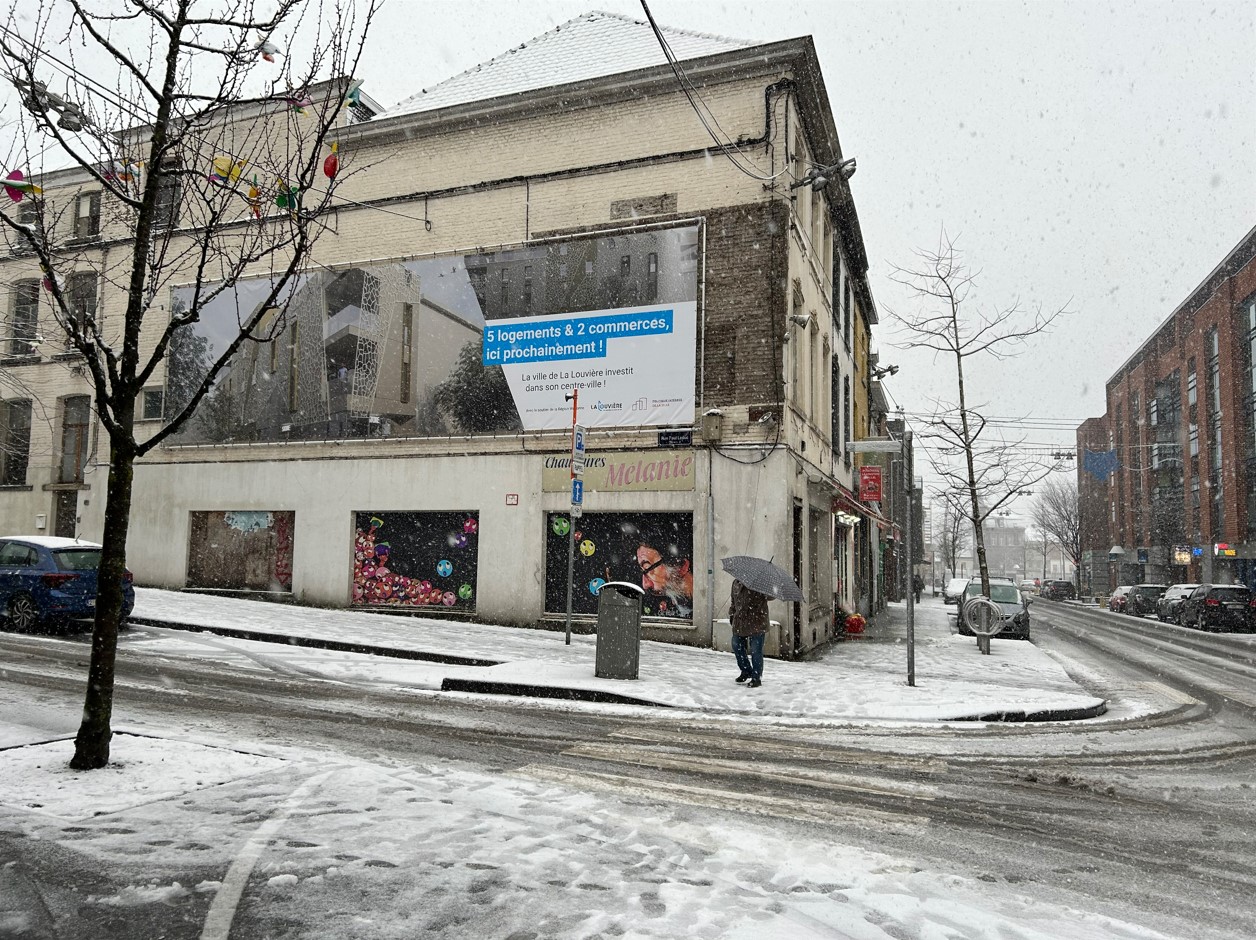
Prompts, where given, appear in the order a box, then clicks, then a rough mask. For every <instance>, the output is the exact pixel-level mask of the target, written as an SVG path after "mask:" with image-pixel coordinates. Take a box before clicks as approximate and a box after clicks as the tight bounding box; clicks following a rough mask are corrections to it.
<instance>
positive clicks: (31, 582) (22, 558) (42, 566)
mask: <svg viewBox="0 0 1256 940" xmlns="http://www.w3.org/2000/svg"><path fill="white" fill-rule="evenodd" d="M100 551H101V547H100V546H99V545H97V544H96V543H94V542H82V541H79V540H78V539H65V538H56V537H53V536H45V535H9V536H4V537H2V538H0V611H3V612H4V615H5V618H6V619H7V620H8V624H9V627H10V628H12V629H14V630H19V631H25V630H33V629H35V628H36V627H38V626H40V625H46V626H49V627H52V628H60V627H63V626H65V625H66V624H68V623H69V622H71V621H74V620H84V619H87V618H90V617H92V616H94V615H95V612H96V570H97V569H98V568H99V567H100ZM132 580H133V578H132V576H131V572H130V571H127V572H126V574H125V576H124V583H123V591H124V600H123V608H122V616H123V619H125V618H126V617H128V616H130V614H131V610H132V609H133V608H134V607H135V588H134V587H133V586H132Z"/></svg>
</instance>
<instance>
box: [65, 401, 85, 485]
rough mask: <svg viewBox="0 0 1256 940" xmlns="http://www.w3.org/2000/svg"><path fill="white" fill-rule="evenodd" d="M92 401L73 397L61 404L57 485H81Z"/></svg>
mask: <svg viewBox="0 0 1256 940" xmlns="http://www.w3.org/2000/svg"><path fill="white" fill-rule="evenodd" d="M91 405H92V400H91V399H90V398H88V397H87V396H86V395H75V396H73V397H72V398H67V399H65V400H64V401H63V403H62V412H61V463H60V467H59V471H60V472H59V474H58V477H57V482H58V483H82V482H83V469H84V468H85V467H86V466H87V439H88V432H89V430H90V428H91Z"/></svg>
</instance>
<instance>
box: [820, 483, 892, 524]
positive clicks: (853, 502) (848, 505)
mask: <svg viewBox="0 0 1256 940" xmlns="http://www.w3.org/2000/svg"><path fill="white" fill-rule="evenodd" d="M833 514H834V515H839V514H847V515H850V514H854V515H858V516H864V517H865V518H867V519H869V520H871V521H872V522H875V523H876V524H877V525H879V526H880V527H881V528H883V529H888V528H890V527H891V526H892V524H893V523H891V522H890V520H889V519H887V518H885V516H883V515H881V514H880V513H879V512H877V511H876V510H875V509H872V508H871V507H869V506H867V505H865V504H864V503H861V502H859V500H857V499H855V498H854V496H852V495H851V494H850V493H848V492H846V490H845V489H839V490H837V491H836V492H835V493H834V494H833Z"/></svg>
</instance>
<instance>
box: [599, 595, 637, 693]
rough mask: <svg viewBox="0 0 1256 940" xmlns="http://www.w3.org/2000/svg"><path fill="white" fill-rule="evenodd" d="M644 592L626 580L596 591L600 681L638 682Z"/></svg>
mask: <svg viewBox="0 0 1256 940" xmlns="http://www.w3.org/2000/svg"><path fill="white" fill-rule="evenodd" d="M644 596H645V591H644V590H643V589H642V588H641V586H640V585H637V584H630V583H628V582H627V581H607V582H606V583H605V584H603V585H602V586H601V587H599V588H598V589H597V663H596V666H595V667H594V671H593V674H594V675H595V676H597V677H598V678H599V679H636V678H637V673H638V671H639V669H640V665H641V598H643V597H644Z"/></svg>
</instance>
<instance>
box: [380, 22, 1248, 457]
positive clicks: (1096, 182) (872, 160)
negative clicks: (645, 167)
mask: <svg viewBox="0 0 1256 940" xmlns="http://www.w3.org/2000/svg"><path fill="white" fill-rule="evenodd" d="M416 9H418V7H417V5H416V4H414V3H409V2H395V3H393V4H392V5H391V6H390V7H386V8H385V11H384V13H383V15H382V18H381V20H380V21H379V23H378V24H377V26H376V29H375V31H374V38H373V40H372V42H371V46H372V47H373V48H374V54H373V55H371V56H370V57H368V62H369V63H370V64H369V65H368V67H367V68H366V69H364V74H365V76H366V79H367V83H366V86H365V89H366V90H367V91H368V92H369V93H370V94H371V95H372V96H374V97H376V98H377V99H378V100H381V101H382V102H383V103H386V104H392V103H394V102H396V101H397V100H400V99H401V98H404V97H406V96H407V95H409V94H412V93H414V92H415V91H417V90H418V89H419V88H422V87H424V86H428V85H432V84H435V83H436V82H439V81H441V80H442V79H444V78H447V77H449V76H451V75H453V74H455V73H457V72H459V71H461V70H463V69H466V68H469V67H470V66H472V65H474V64H476V63H477V62H480V61H483V60H484V59H487V58H490V57H491V56H494V55H496V54H498V53H500V52H503V51H505V50H506V49H508V48H510V47H512V46H516V45H518V44H519V43H521V42H524V41H526V40H527V39H529V38H531V37H533V36H535V35H537V34H539V33H542V32H544V31H546V30H548V29H550V28H552V27H554V26H556V25H558V24H560V23H562V22H564V21H565V20H568V19H571V18H573V17H576V16H579V15H580V14H582V13H585V12H587V11H589V10H591V9H600V10H606V11H608V12H613V13H621V14H624V15H628V16H632V17H634V18H641V16H642V13H641V7H640V4H639V3H638V2H632V0H589V2H587V3H582V2H565V0H528V2H513V0H476V2H472V0H451V2H435V3H433V2H430V0H429V2H425V3H424V4H422V10H423V14H422V15H421V16H416V15H415V12H416ZM650 9H651V11H652V12H653V13H654V16H655V18H656V19H657V20H658V21H659V22H660V23H661V24H664V25H667V26H672V27H679V28H684V29H693V30H699V31H703V32H713V33H718V34H720V35H725V36H730V37H733V38H737V39H743V40H752V41H764V42H767V41H774V40H779V39H785V38H789V37H793V36H800V35H808V34H809V35H811V36H813V37H814V39H815V43H816V48H817V51H818V53H819V56H820V63H821V66H822V68H823V71H824V79H825V83H826V85H827V88H828V92H829V98H830V101H831V102H832V106H833V109H834V112H835V118H836V122H837V128H838V133H839V135H840V137H841V141H842V147H843V150H844V152H845V153H846V154H847V155H851V156H855V157H857V159H858V161H859V169H858V172H857V173H856V175H855V176H854V178H853V179H852V180H851V188H852V190H853V192H854V196H855V200H856V204H857V206H858V210H859V217H860V222H861V225H862V229H863V235H864V241H865V244H866V246H867V251H868V259H869V264H870V270H869V279H870V282H871V286H872V292H873V295H874V296H875V297H876V299H877V301H878V305H879V308H880V313H881V320H882V325H881V326H880V327H878V328H877V330H876V331H875V332H876V336H877V343H878V345H879V347H880V351H881V354H882V362H883V363H895V364H898V365H899V366H900V367H901V371H900V372H899V373H898V375H897V376H895V377H893V378H891V379H889V380H888V382H887V385H888V388H889V389H890V391H891V394H892V396H893V398H894V399H895V401H896V402H897V403H898V404H901V405H902V406H903V407H904V408H906V409H907V411H908V412H909V413H910V412H928V411H931V410H932V406H931V404H930V397H931V396H936V397H945V398H949V399H952V400H953V399H954V397H955V396H954V391H953V386H954V375H953V370H950V369H947V368H941V367H940V366H942V365H943V364H942V363H939V364H938V366H935V365H934V363H933V362H932V360H931V358H930V357H929V356H926V355H924V354H920V353H916V354H907V353H906V352H904V351H902V350H896V349H894V348H893V342H894V336H893V334H892V332H891V331H890V329H889V328H888V327H889V324H890V321H891V319H892V317H891V312H892V311H894V310H907V309H910V303H909V301H907V299H906V298H905V296H904V294H903V292H902V290H901V289H900V288H897V287H896V285H894V284H893V283H892V282H891V281H890V280H889V278H888V274H889V272H890V270H891V267H892V266H893V265H895V264H902V265H906V264H909V263H910V262H911V261H912V252H913V250H914V249H915V248H918V247H933V246H935V245H936V244H937V241H938V236H939V233H940V232H941V230H942V228H943V227H944V226H945V228H946V230H947V232H948V233H949V234H950V235H952V236H953V237H954V238H955V239H956V240H957V242H958V245H959V247H960V249H961V250H962V251H963V252H964V253H965V255H966V257H967V259H968V260H969V262H970V263H971V265H972V266H973V267H974V268H975V269H979V270H980V271H981V278H980V282H979V285H978V286H979V291H978V293H977V295H975V296H974V298H973V300H974V301H975V302H977V303H981V304H983V305H988V306H995V305H1000V306H1001V305H1006V304H1008V303H1011V302H1013V301H1016V300H1020V301H1021V302H1022V303H1023V304H1025V305H1026V306H1033V305H1035V304H1041V305H1042V306H1043V307H1045V308H1052V309H1053V308H1057V307H1060V306H1063V305H1065V304H1068V306H1069V310H1070V311H1071V313H1070V314H1069V316H1068V317H1067V318H1066V319H1064V320H1062V321H1060V322H1059V324H1058V326H1057V327H1056V328H1055V330H1054V332H1053V333H1052V334H1051V335H1050V336H1046V337H1043V338H1041V339H1040V340H1039V341H1037V342H1036V343H1035V344H1033V346H1032V347H1031V348H1030V349H1029V350H1027V351H1026V352H1025V353H1024V354H1022V355H1021V356H1020V357H1019V358H1017V359H1014V360H1007V361H1004V362H989V363H987V364H983V365H982V366H981V368H980V369H977V370H975V374H974V376H973V378H974V380H975V385H976V389H977V399H978V400H979V401H984V402H988V403H989V407H988V409H987V410H988V412H989V413H991V414H995V415H1000V416H1016V417H1021V416H1025V417H1028V418H1029V419H1031V420H1032V419H1068V420H1069V421H1070V422H1076V421H1080V420H1081V419H1084V418H1086V417H1089V416H1092V415H1100V414H1102V413H1103V411H1104V395H1103V390H1104V383H1105V381H1106V380H1107V379H1108V377H1109V376H1110V375H1111V374H1112V373H1113V372H1114V371H1115V370H1116V369H1117V368H1118V367H1119V366H1120V365H1121V363H1122V362H1124V361H1125V360H1126V359H1127V358H1128V357H1129V356H1130V355H1131V354H1132V353H1133V352H1134V351H1135V350H1136V349H1137V348H1138V346H1139V344H1140V343H1142V342H1143V341H1144V340H1145V339H1146V338H1147V337H1148V336H1149V335H1150V333H1151V332H1152V331H1153V330H1154V329H1155V327H1156V326H1157V325H1158V324H1159V323H1160V322H1162V321H1163V320H1164V319H1165V318H1166V317H1167V316H1168V315H1169V313H1171V312H1172V310H1173V309H1174V307H1176V306H1177V305H1178V304H1179V303H1181V302H1182V301H1183V300H1184V299H1185V298H1186V296H1187V294H1188V293H1189V292H1190V291H1191V290H1192V289H1193V288H1194V287H1195V286H1196V285H1197V284H1199V283H1200V282H1201V281H1202V280H1203V279H1204V278H1205V277H1206V276H1207V274H1208V273H1209V271H1211V270H1212V269H1213V268H1214V267H1215V266H1216V265H1217V264H1218V263H1219V262H1220V261H1221V259H1222V258H1223V257H1224V255H1225V254H1226V253H1227V252H1228V251H1229V250H1230V249H1231V248H1232V247H1233V246H1234V245H1235V244H1236V243H1237V242H1238V241H1239V239H1240V238H1241V237H1242V236H1243V235H1244V234H1245V233H1246V232H1247V231H1248V230H1249V229H1250V228H1251V227H1252V226H1253V225H1254V224H1256V211H1254V208H1256V147H1254V146H1253V145H1254V144H1256V77H1254V76H1256V68H1254V66H1253V61H1254V59H1253V50H1254V49H1256V4H1252V3H1227V2H1215V3H1149V2H1143V0H1139V2H1137V3H1133V2H1115V3H1104V4H1100V3H1092V2H1079V3H1052V2H1039V3H1018V2H985V3H972V2H961V3H940V2H932V0H931V2H921V3H872V2H844V3H843V2H833V0H824V2H764V0H758V2H749V0H730V2H705V0H690V2H682V0H651V6H650ZM399 48H401V49H405V50H407V51H406V53H405V54H401V53H399V52H398V49H399ZM402 64H404V68H397V66H398V65H402ZM1028 437H1029V440H1030V441H1032V442H1046V443H1062V444H1065V445H1070V446H1071V444H1072V441H1073V435H1072V433H1071V430H1067V431H1056V432H1051V431H1046V430H1042V429H1039V428H1030V429H1029V431H1028Z"/></svg>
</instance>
